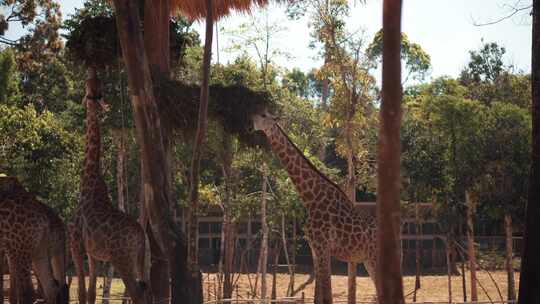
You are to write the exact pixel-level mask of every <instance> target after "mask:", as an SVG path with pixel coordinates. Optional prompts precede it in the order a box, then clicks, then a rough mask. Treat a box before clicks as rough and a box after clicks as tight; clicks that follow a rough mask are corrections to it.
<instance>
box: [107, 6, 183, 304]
mask: <svg viewBox="0 0 540 304" xmlns="http://www.w3.org/2000/svg"><path fill="white" fill-rule="evenodd" d="M114 6H115V11H116V24H117V29H118V33H119V39H120V45H121V47H122V56H123V58H124V64H125V67H126V70H127V74H128V84H129V88H130V93H131V103H132V106H133V116H134V120H135V127H136V134H137V141H138V143H139V146H140V150H141V181H142V185H141V191H142V198H143V200H142V201H143V205H144V208H143V209H144V211H143V213H144V215H145V216H146V218H147V219H148V222H149V223H150V227H149V228H150V229H147V232H148V233H149V234H150V239H151V240H152V241H153V243H154V246H152V258H153V259H154V260H156V259H157V260H159V261H167V260H170V257H172V256H174V252H173V248H174V242H173V237H172V236H173V235H174V234H175V232H176V231H173V229H171V228H172V227H173V226H172V223H171V219H170V212H169V211H170V210H169V201H168V196H169V187H168V184H167V177H166V176H165V175H164V174H163V172H168V170H167V162H166V157H165V148H164V145H163V134H162V125H161V121H160V117H159V111H158V106H157V103H156V99H155V96H154V92H153V89H154V88H153V82H152V78H151V73H150V66H149V63H148V59H147V55H146V51H145V47H144V42H143V36H142V32H141V28H140V26H139V25H140V17H139V7H138V5H137V3H136V2H133V1H128V0H115V1H114ZM151 274H152V278H151V284H150V285H151V288H152V292H153V295H154V299H155V300H156V301H163V300H164V299H167V298H169V293H168V289H167V288H166V286H169V269H168V267H161V268H159V269H158V271H157V272H156V269H155V265H153V266H152V271H151Z"/></svg>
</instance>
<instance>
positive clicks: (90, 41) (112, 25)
mask: <svg viewBox="0 0 540 304" xmlns="http://www.w3.org/2000/svg"><path fill="white" fill-rule="evenodd" d="M182 22H183V21H182V20H178V21H176V20H171V21H170V23H169V25H170V31H169V33H170V37H169V39H170V54H171V60H172V61H175V62H177V61H179V60H181V59H182V58H183V55H184V52H185V50H186V48H187V47H188V46H191V45H194V44H196V43H198V37H197V36H196V35H195V34H194V33H193V32H186V31H183V29H182V28H183V27H185V26H187V24H182ZM66 24H67V29H68V31H69V32H68V34H67V35H65V38H66V39H67V42H66V48H67V49H68V52H69V54H70V55H71V56H72V58H73V60H75V61H79V62H83V63H84V64H85V65H87V66H95V67H97V68H105V67H115V66H117V65H118V59H119V58H121V55H122V53H121V48H120V43H119V41H118V36H117V32H116V19H115V16H114V15H102V16H89V15H84V14H81V15H78V16H75V17H74V18H73V19H71V20H68V21H67V22H66Z"/></svg>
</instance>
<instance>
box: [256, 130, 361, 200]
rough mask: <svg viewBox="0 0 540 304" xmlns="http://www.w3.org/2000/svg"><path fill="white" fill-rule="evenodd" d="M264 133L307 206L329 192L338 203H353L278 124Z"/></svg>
mask: <svg viewBox="0 0 540 304" xmlns="http://www.w3.org/2000/svg"><path fill="white" fill-rule="evenodd" d="M264 132H265V134H266V136H267V138H268V140H269V142H270V145H271V147H272V151H273V152H274V154H276V155H277V157H278V158H279V159H280V161H281V164H282V165H283V166H284V167H285V169H286V170H287V172H288V173H289V176H290V177H291V180H292V182H293V184H294V185H295V187H296V189H297V190H298V192H299V194H300V197H301V198H302V201H303V202H304V204H305V205H306V206H309V205H310V204H311V203H314V202H318V201H320V200H321V198H322V197H324V196H325V195H326V194H327V193H328V192H329V191H331V192H333V193H334V195H335V198H336V200H337V201H339V202H342V203H347V204H348V203H351V202H350V201H349V200H348V198H347V195H345V193H344V192H343V191H342V190H341V189H340V188H339V187H338V186H337V185H336V184H335V183H334V182H332V181H331V180H329V179H328V177H326V176H325V175H324V174H322V173H321V172H320V171H319V170H317V168H316V167H315V165H313V164H312V163H311V162H310V161H309V160H308V159H307V158H306V157H305V156H304V154H303V153H302V152H301V151H300V149H298V147H296V145H295V144H294V143H293V142H292V141H291V139H290V138H289V137H288V136H287V134H285V132H284V131H283V129H281V127H280V126H279V125H278V124H277V123H274V124H273V125H272V127H271V128H269V129H266V130H264Z"/></svg>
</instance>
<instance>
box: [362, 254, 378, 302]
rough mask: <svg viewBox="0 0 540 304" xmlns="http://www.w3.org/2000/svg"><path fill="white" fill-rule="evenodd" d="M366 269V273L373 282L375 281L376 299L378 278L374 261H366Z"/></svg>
mask: <svg viewBox="0 0 540 304" xmlns="http://www.w3.org/2000/svg"><path fill="white" fill-rule="evenodd" d="M364 267H365V268H366V271H367V272H368V274H369V277H370V278H371V281H373V285H374V286H375V297H377V278H376V277H375V275H376V272H375V262H374V261H365V262H364Z"/></svg>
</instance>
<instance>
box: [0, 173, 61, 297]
mask: <svg viewBox="0 0 540 304" xmlns="http://www.w3.org/2000/svg"><path fill="white" fill-rule="evenodd" d="M0 251H2V252H4V253H5V254H6V257H7V260H8V265H9V273H10V296H9V299H10V303H17V304H20V303H22V304H27V303H32V302H33V296H34V290H33V286H32V280H31V269H32V268H33V269H34V272H35V274H36V276H37V278H38V281H39V283H40V285H41V286H42V289H43V292H44V294H45V300H46V301H47V303H51V304H52V303H57V304H60V303H62V304H67V303H68V301H69V290H68V287H67V285H66V284H65V265H66V245H65V230H64V225H63V222H62V220H61V219H60V218H59V217H58V216H57V215H56V214H55V213H54V212H53V211H52V209H50V208H49V207H48V206H46V205H44V204H43V203H41V202H39V201H38V200H37V199H36V198H35V196H34V195H32V194H31V193H29V192H28V191H26V189H24V187H23V186H22V185H21V184H20V182H19V181H18V180H17V179H16V178H15V177H5V176H2V177H0ZM51 263H52V264H51Z"/></svg>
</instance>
